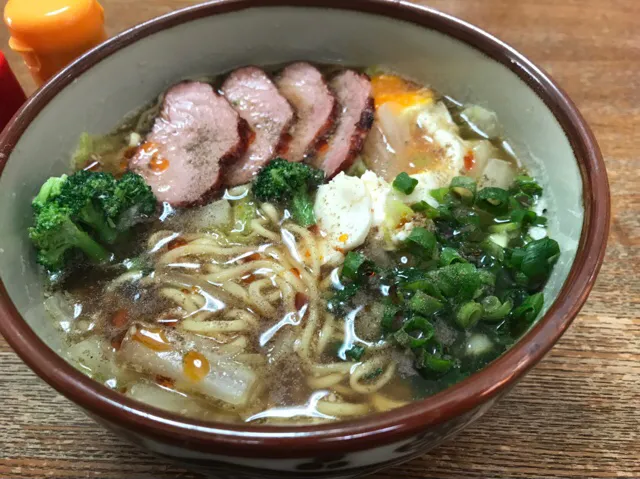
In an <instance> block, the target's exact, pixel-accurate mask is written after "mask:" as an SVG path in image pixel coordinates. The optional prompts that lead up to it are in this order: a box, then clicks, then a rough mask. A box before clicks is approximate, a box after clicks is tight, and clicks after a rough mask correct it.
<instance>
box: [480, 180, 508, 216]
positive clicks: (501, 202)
mask: <svg viewBox="0 0 640 479" xmlns="http://www.w3.org/2000/svg"><path fill="white" fill-rule="evenodd" d="M476 206H477V207H478V208H480V209H483V210H485V211H487V212H489V213H491V214H492V215H495V216H498V215H504V214H505V213H506V212H507V211H508V210H509V192H508V191H506V190H503V189H502V188H494V187H490V188H483V189H481V190H480V191H479V192H478V196H477V198H476Z"/></svg>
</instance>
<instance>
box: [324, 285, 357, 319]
mask: <svg viewBox="0 0 640 479" xmlns="http://www.w3.org/2000/svg"><path fill="white" fill-rule="evenodd" d="M357 292H358V285H357V284H355V283H349V284H347V285H346V286H345V287H344V288H342V289H341V290H339V291H336V292H335V294H334V295H333V296H332V297H331V298H330V299H329V301H327V308H328V309H329V311H331V312H332V313H338V312H340V311H341V310H342V308H343V307H344V306H345V305H346V302H347V301H349V300H350V299H351V298H353V297H354V296H355V295H356V293H357Z"/></svg>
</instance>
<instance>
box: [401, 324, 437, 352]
mask: <svg viewBox="0 0 640 479" xmlns="http://www.w3.org/2000/svg"><path fill="white" fill-rule="evenodd" d="M434 334H435V328H434V327H433V325H432V324H431V323H430V322H429V321H427V320H426V319H425V318H423V317H421V316H414V317H413V318H411V319H410V320H409V321H407V322H406V323H405V325H404V326H403V327H402V329H400V330H399V331H398V332H396V333H395V334H394V339H395V340H396V341H397V342H398V344H400V345H401V346H404V347H409V348H411V349H416V348H420V347H422V346H424V345H425V344H426V343H427V342H428V341H429V340H430V339H431V338H432V337H433V335H434Z"/></svg>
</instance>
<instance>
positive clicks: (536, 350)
mask: <svg viewBox="0 0 640 479" xmlns="http://www.w3.org/2000/svg"><path fill="white" fill-rule="evenodd" d="M300 59H304V60H307V61H315V62H323V63H334V64H335V63H342V64H347V65H361V66H366V65H376V64H384V65H387V66H389V67H391V68H393V69H394V70H397V71H399V72H401V73H403V74H405V75H407V76H410V77H414V78H416V79H419V80H421V81H422V82H424V83H427V84H430V85H432V86H433V87H434V88H435V89H436V90H438V91H441V92H444V93H445V94H448V95H451V96H452V97H454V98H457V99H461V100H464V101H468V102H470V103H476V104H481V105H485V106H486V107H488V108H490V109H491V110H493V111H495V112H496V113H497V114H498V117H499V118H500V121H501V122H502V124H503V125H504V126H505V130H506V131H505V133H506V136H507V137H509V138H510V139H511V141H512V142H513V145H514V148H516V150H517V151H518V153H519V155H520V157H521V158H523V160H524V162H525V163H526V166H527V167H528V168H529V170H530V171H532V172H533V173H534V174H535V176H536V177H537V178H539V179H540V180H541V182H542V184H543V186H544V187H545V194H546V195H547V196H548V198H549V199H550V213H549V215H550V217H551V218H552V221H551V222H550V225H549V231H550V236H551V237H553V238H555V239H557V240H558V242H559V243H560V246H561V249H562V251H563V254H562V257H561V259H560V261H559V262H558V264H557V265H556V267H555V269H554V272H553V275H552V277H551V278H550V280H549V282H548V284H547V285H546V287H545V291H544V293H545V297H546V298H547V304H546V305H545V310H544V315H543V317H542V318H541V319H540V320H539V321H538V322H537V324H536V325H535V326H534V327H533V328H532V329H531V330H530V331H529V332H528V333H526V334H525V335H524V337H523V338H522V339H521V340H520V341H519V342H518V343H517V344H516V345H515V346H514V347H512V348H511V349H510V350H509V351H508V352H507V353H506V354H504V355H503V356H501V357H500V358H499V359H497V360H496V361H494V362H493V363H491V364H490V365H489V366H488V367H486V368H485V369H483V370H482V371H480V372H478V373H476V374H474V375H472V376H471V377H469V378H467V379H466V380H464V381H462V382H460V383H458V384H457V385H455V386H453V387H451V388H449V389H446V390H445V391H443V392H441V393H439V394H437V395H435V396H432V397H429V398H427V399H425V400H422V401H417V402H414V403H412V404H410V405H408V406H404V407H402V408H399V409H396V410H393V411H391V412H387V413H383V414H377V415H371V416H367V417H364V418H361V419H358V420H353V421H345V422H337V423H331V424H324V425H319V426H299V427H295V426H287V427H273V426H271V427H268V426H251V425H237V424H236V425H228V424H221V423H206V422H198V421H195V420H190V419H187V418H185V417H181V416H177V415H174V414H170V413H167V412H164V411H162V410H159V409H155V408H153V407H150V406H146V405H143V404H141V403H137V402H135V401H133V400H131V399H127V398H125V397H124V396H123V395H120V394H119V393H117V392H115V391H112V390H110V389H108V388H107V387H105V386H103V385H101V384H99V383H97V382H94V381H92V380H91V379H89V378H88V377H86V376H84V375H83V374H81V373H80V372H79V371H77V370H76V369H74V368H73V367H72V366H71V365H69V364H68V363H67V362H66V361H65V360H64V359H62V357H61V356H60V355H59V354H58V353H57V351H59V350H60V344H59V341H60V340H59V338H58V336H57V335H56V334H55V331H54V330H53V327H52V325H51V322H50V321H49V318H48V317H47V315H46V313H45V311H44V309H43V306H42V302H43V293H44V291H43V286H41V285H42V281H41V278H40V276H39V275H40V272H39V270H38V267H37V265H36V263H35V261H34V255H33V252H32V250H31V244H30V243H29V241H28V238H27V234H26V231H27V227H28V226H29V223H30V221H31V211H30V208H29V203H30V200H31V198H32V197H33V196H34V194H35V193H36V192H37V190H38V188H39V186H40V185H41V184H42V182H43V181H44V180H45V179H46V178H48V177H50V176H54V175H59V174H61V173H63V172H66V171H67V170H68V158H69V154H70V152H71V151H72V150H73V148H74V146H75V142H76V141H77V139H78V135H79V133H80V132H83V131H89V132H92V133H106V132H108V131H110V130H111V129H112V128H113V127H114V126H116V125H117V123H118V122H119V121H120V120H121V118H122V117H123V116H125V115H126V114H127V113H128V112H131V111H132V110H134V109H135V108H137V107H139V106H141V105H143V104H144V103H146V102H148V101H149V100H150V99H152V98H154V97H155V96H156V95H157V94H158V93H159V92H161V91H163V90H164V89H166V88H167V87H168V86H169V85H171V84H173V83H175V82H177V81H179V80H181V79H182V78H184V77H186V76H197V75H202V74H216V73H220V72H224V71H229V70H231V69H233V68H234V67H237V66H240V65H246V64H257V65H275V64H284V63H287V62H291V61H294V60H300ZM0 172H1V176H0V224H1V225H2V228H3V234H2V235H1V236H0V274H1V278H2V283H0V331H1V332H2V334H3V335H4V336H5V338H6V339H7V341H8V342H9V343H10V344H11V346H12V347H13V348H14V349H15V351H16V352H17V353H18V354H19V355H20V356H21V357H22V359H23V360H24V361H25V362H26V363H27V364H28V365H29V366H30V367H31V368H32V369H33V370H34V371H35V372H36V373H37V374H38V375H39V376H40V377H42V378H43V379H44V380H45V381H47V382H48V383H49V384H50V385H51V386H52V387H53V388H55V389H56V390H58V391H59V392H60V393H61V394H63V395H65V396H66V397H67V398H69V399H70V400H71V401H73V402H75V403H76V404H77V405H79V406H80V407H81V408H82V409H83V410H84V411H85V412H86V413H87V414H89V415H90V416H91V417H93V418H94V419H95V420H96V421H98V422H99V423H101V424H103V425H104V426H105V427H107V428H109V429H111V430H113V431H115V432H116V433H117V434H119V435H121V436H122V437H125V438H127V439H129V440H131V441H132V442H134V443H136V444H139V445H141V446H143V447H146V448H148V449H150V450H152V451H154V452H156V453H158V454H160V455H163V456H167V457H170V458H174V459H179V460H182V461H186V462H189V463H192V464H193V465H199V466H204V467H206V468H208V469H210V470H214V471H217V473H218V474H219V475H220V476H221V477H279V478H281V477H301V476H302V475H304V476H305V477H344V478H347V477H355V476H358V475H363V474H367V473H371V472H373V471H376V470H379V469H381V468H384V467H388V466H391V465H394V464H398V463H401V462H403V461H407V460H409V459H411V458H412V457H415V456H418V455H420V454H422V453H424V452H425V451H428V450H429V449H432V448H433V447H435V446H436V445H438V444H440V443H441V442H443V441H445V440H447V439H448V438H451V437H452V436H454V435H455V434H457V433H459V432H460V431H461V430H463V429H464V428H465V427H467V426H468V425H469V424H471V423H472V422H474V421H475V420H477V419H478V418H480V417H481V416H482V415H483V414H484V413H485V412H487V410H488V409H489V408H490V407H491V406H492V405H493V404H494V403H495V402H496V401H497V400H498V399H499V398H500V397H501V396H502V395H503V394H505V393H506V392H507V391H508V390H509V389H510V388H512V387H513V386H514V385H515V384H516V383H517V382H518V380H520V379H521V378H522V377H523V375H524V374H525V373H526V372H527V371H528V370H529V369H531V368H532V367H533V366H534V365H535V364H536V363H537V362H538V361H540V360H541V359H542V358H543V356H544V355H545V354H546V353H547V352H548V351H549V350H550V348H551V347H552V346H553V345H554V343H555V342H556V341H558V339H559V338H560V336H561V335H562V334H563V333H564V331H565V330H566V329H567V328H568V326H569V325H570V323H571V322H572V320H573V319H574V318H575V316H576V315H577V314H578V312H579V310H580V308H581V306H582V305H583V303H584V302H585V300H586V299H587V296H588V294H589V291H590V290H591V287H592V286H593V283H594V281H595V278H596V275H597V273H598V270H599V267H600V264H601V262H602V259H603V256H604V251H605V245H606V238H607V232H608V224H609V190H608V183H607V176H606V171H605V167H604V164H603V161H602V158H601V155H600V151H599V149H598V146H597V144H596V141H595V139H594V137H593V135H592V134H591V132H590V130H589V128H588V126H587V125H586V124H585V122H584V120H583V118H582V117H581V116H580V114H579V112H578V111H577V109H576V107H575V106H574V104H573V103H572V102H571V100H570V99H569V98H568V97H567V96H566V94H565V93H564V92H563V91H562V90H561V89H560V88H559V87H558V86H557V85H556V84H555V83H554V82H553V81H552V80H551V79H550V78H549V77H548V76H547V75H546V74H545V73H544V72H543V71H541V70H540V69H539V68H538V67H536V66H535V65H534V64H532V63H531V62H530V61H529V60H527V59H526V58H525V57H523V56H522V55H521V54H519V53H518V52H517V51H515V50H514V49H512V48H511V47H509V46H508V45H506V44H504V43H502V42H501V41H500V40H497V39H496V38H493V37H492V36H490V35H488V34H487V33H485V32H483V31H482V30H480V29H478V28H476V27H474V26H472V25H469V24H467V23H464V22H462V21H460V20H457V19H455V18H453V17H450V16H448V15H444V14H442V13H439V12H436V11H433V10H430V9H427V8H423V7H418V6H415V5H411V4H409V3H406V2H400V1H383V0H369V1H364V0H346V1H337V0H305V1H304V2H303V1H294V0H269V1H268V2H267V1H265V0H256V1H251V0H229V1H214V2H210V3H206V4H203V5H198V6H194V7H189V8H186V9H184V10H180V11H176V12H173V13H170V14H168V15H166V16H164V17H160V18H157V19H154V20H151V21H149V22H147V23H144V24H142V25H139V26H137V27H135V28H133V29H131V30H129V31H127V32H124V33H122V34H120V35H118V36H116V37H114V38H112V39H110V40H109V41H108V42H106V43H104V44H103V45H101V46H99V47H98V48H96V49H94V50H93V51H91V52H89V53H88V54H86V55H85V56H83V57H82V58H80V59H79V60H77V61H76V62H74V63H73V64H72V65H70V66H69V67H68V68H67V69H65V70H64V71H63V72H61V73H60V74H59V75H57V76H56V77H55V78H53V79H52V80H51V81H50V82H49V83H48V84H47V85H46V86H45V87H44V88H42V89H41V90H40V91H39V92H38V93H36V94H35V95H34V96H33V97H32V98H30V100H29V101H28V103H27V104H26V105H25V106H24V107H23V108H22V110H21V111H20V112H19V113H18V114H17V115H16V116H15V117H14V119H13V121H12V122H11V124H10V125H9V127H8V128H7V129H6V130H5V131H4V132H3V134H2V137H1V138H0Z"/></svg>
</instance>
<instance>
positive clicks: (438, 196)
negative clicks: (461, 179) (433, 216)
mask: <svg viewBox="0 0 640 479" xmlns="http://www.w3.org/2000/svg"><path fill="white" fill-rule="evenodd" d="M429 194H430V195H431V197H432V198H433V199H434V200H436V201H437V202H438V203H446V202H447V197H448V195H449V188H448V187H446V186H445V187H444V188H436V189H435V190H431V191H430V192H429Z"/></svg>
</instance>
